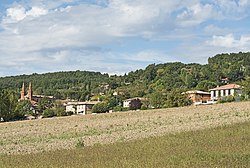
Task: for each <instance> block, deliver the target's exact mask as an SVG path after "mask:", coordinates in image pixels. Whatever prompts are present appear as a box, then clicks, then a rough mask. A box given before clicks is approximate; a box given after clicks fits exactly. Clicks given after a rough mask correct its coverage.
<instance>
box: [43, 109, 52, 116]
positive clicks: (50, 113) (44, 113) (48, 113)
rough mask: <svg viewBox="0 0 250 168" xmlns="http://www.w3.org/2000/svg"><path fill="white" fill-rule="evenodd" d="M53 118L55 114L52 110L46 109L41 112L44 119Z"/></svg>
mask: <svg viewBox="0 0 250 168" xmlns="http://www.w3.org/2000/svg"><path fill="white" fill-rule="evenodd" d="M54 116H55V112H54V110H53V109H46V110H44V111H43V117H44V118H49V117H54Z"/></svg>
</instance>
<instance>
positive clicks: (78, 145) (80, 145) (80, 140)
mask: <svg viewBox="0 0 250 168" xmlns="http://www.w3.org/2000/svg"><path fill="white" fill-rule="evenodd" d="M75 146H76V148H83V147H84V146H85V143H84V140H82V139H78V140H77V142H76V145H75Z"/></svg>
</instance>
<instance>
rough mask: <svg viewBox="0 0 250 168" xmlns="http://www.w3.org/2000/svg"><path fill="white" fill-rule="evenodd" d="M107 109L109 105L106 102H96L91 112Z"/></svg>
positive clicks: (102, 111) (104, 111) (100, 111)
mask: <svg viewBox="0 0 250 168" xmlns="http://www.w3.org/2000/svg"><path fill="white" fill-rule="evenodd" d="M108 111H109V105H108V103H106V102H101V103H97V104H95V105H94V106H93V108H92V113H106V112H108Z"/></svg>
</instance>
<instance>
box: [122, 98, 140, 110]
mask: <svg viewBox="0 0 250 168" xmlns="http://www.w3.org/2000/svg"><path fill="white" fill-rule="evenodd" d="M132 102H133V103H135V104H142V102H141V98H138V97H135V98H130V99H126V100H123V107H124V108H130V107H131V105H132Z"/></svg>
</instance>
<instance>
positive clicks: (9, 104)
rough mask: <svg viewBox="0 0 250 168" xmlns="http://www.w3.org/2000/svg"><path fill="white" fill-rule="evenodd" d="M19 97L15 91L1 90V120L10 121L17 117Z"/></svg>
mask: <svg viewBox="0 0 250 168" xmlns="http://www.w3.org/2000/svg"><path fill="white" fill-rule="evenodd" d="M16 103H17V98H16V95H15V94H14V92H8V91H1V92H0V120H3V121H10V120H13V119H15V118H16V115H15V113H14V112H15V108H16Z"/></svg>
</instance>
